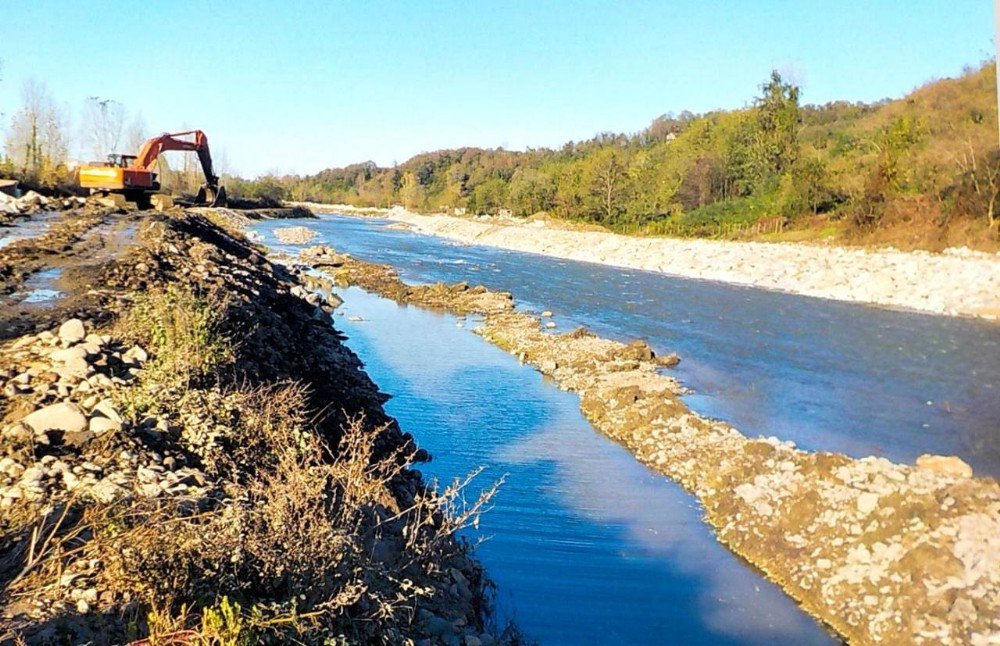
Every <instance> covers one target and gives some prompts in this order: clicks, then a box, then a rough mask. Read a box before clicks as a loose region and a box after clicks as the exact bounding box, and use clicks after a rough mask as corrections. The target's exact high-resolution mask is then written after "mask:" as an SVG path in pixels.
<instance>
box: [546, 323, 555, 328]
mask: <svg viewBox="0 0 1000 646" xmlns="http://www.w3.org/2000/svg"><path fill="white" fill-rule="evenodd" d="M555 326H556V324H555V323H553V322H552V321H547V322H546V323H545V327H547V328H549V329H552V328H554V327H555Z"/></svg>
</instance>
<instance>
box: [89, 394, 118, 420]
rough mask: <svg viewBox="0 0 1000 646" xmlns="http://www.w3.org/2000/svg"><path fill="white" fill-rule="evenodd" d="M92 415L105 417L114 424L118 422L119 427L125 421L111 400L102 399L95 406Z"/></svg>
mask: <svg viewBox="0 0 1000 646" xmlns="http://www.w3.org/2000/svg"><path fill="white" fill-rule="evenodd" d="M91 413H92V414H96V415H103V416H104V417H106V418H108V419H110V420H112V421H114V422H118V424H119V426H120V425H121V424H122V422H124V421H125V420H123V419H122V416H121V415H120V414H119V413H118V410H117V409H116V408H115V405H114V403H113V402H112V401H111V400H110V399H102V400H101V401H100V402H98V403H97V404H96V405H95V406H94V408H93V410H92V411H91Z"/></svg>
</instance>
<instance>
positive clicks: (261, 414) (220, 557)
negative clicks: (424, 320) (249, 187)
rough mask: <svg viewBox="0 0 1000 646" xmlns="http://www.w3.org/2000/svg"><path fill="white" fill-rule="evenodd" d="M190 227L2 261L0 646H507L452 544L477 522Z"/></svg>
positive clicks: (379, 413)
mask: <svg viewBox="0 0 1000 646" xmlns="http://www.w3.org/2000/svg"><path fill="white" fill-rule="evenodd" d="M212 217H213V214H212V213H204V212H202V213H201V214H199V213H194V212H191V211H183V210H181V209H174V210H172V211H170V212H168V213H164V214H149V213H145V214H142V215H141V216H137V215H136V214H129V213H122V212H116V211H114V210H112V209H102V208H90V207H88V208H87V209H86V210H85V211H79V212H77V211H71V212H68V213H66V214H64V216H63V217H62V218H61V219H59V220H58V221H56V222H54V223H53V224H52V225H51V226H50V228H49V230H48V232H47V233H46V234H45V235H44V236H40V237H36V238H30V239H25V240H20V241H17V242H14V243H12V244H10V245H9V246H7V247H5V248H4V249H0V295H2V296H3V298H5V299H7V300H5V301H3V307H0V330H2V331H3V335H2V336H0V390H2V393H3V394H2V396H0V589H2V591H3V592H2V594H0V642H4V643H6V642H7V641H12V642H13V641H17V640H20V639H24V640H26V641H27V642H28V643H95V644H105V643H126V642H130V641H135V643H145V644H152V643H257V642H258V641H260V640H270V641H271V642H275V643H277V642H282V643H284V642H294V643H302V642H306V643H327V642H336V643H341V642H343V641H344V640H346V641H347V642H350V643H404V642H406V641H407V640H430V641H429V642H428V643H461V642H462V640H463V639H464V640H465V642H464V643H481V644H491V643H498V642H510V641H512V637H511V635H510V634H509V633H508V634H506V635H503V634H501V635H498V634H497V631H496V630H494V629H492V628H491V627H490V625H489V621H490V614H489V599H488V594H487V593H488V589H489V584H488V581H487V580H486V578H485V575H484V573H483V571H482V569H481V567H480V566H479V565H478V564H477V563H476V562H475V561H474V560H473V559H472V558H471V556H470V554H469V552H468V549H467V546H466V545H465V544H464V543H463V541H462V540H460V539H459V538H458V537H457V536H456V531H457V530H458V529H459V528H460V527H462V526H463V524H464V523H466V522H471V521H472V519H473V518H474V517H475V515H476V514H477V513H478V511H479V508H478V507H477V506H476V503H475V502H473V503H470V504H471V507H468V508H466V507H463V505H462V503H461V502H460V497H461V496H462V492H461V491H460V490H458V491H451V492H438V491H434V490H432V489H430V488H428V487H427V486H426V485H425V484H424V483H423V482H422V481H421V478H420V476H419V474H418V473H417V472H416V471H414V470H412V469H411V468H410V466H411V464H412V463H413V462H414V461H419V460H422V459H426V454H425V453H423V452H422V451H420V450H419V449H418V448H417V447H416V446H415V444H414V440H413V438H412V437H410V436H409V435H408V434H406V433H404V432H403V431H402V430H401V429H400V428H399V427H398V425H397V424H396V422H395V421H394V420H393V419H391V418H389V417H388V416H387V415H386V414H385V412H384V410H383V408H382V403H383V402H384V401H385V396H384V395H383V394H381V393H380V392H379V391H378V388H377V387H376V385H375V384H374V383H372V381H371V380H370V379H369V378H368V376H367V375H366V374H365V372H364V371H363V369H362V365H361V363H360V361H359V360H358V359H357V357H356V356H355V355H354V354H353V353H352V352H351V351H350V350H349V349H347V347H346V346H345V345H344V344H343V343H342V340H343V338H342V336H340V334H339V333H338V332H337V331H336V330H335V329H334V328H333V327H332V326H331V318H330V314H329V312H330V311H331V309H332V308H331V307H330V306H329V305H327V304H325V303H318V302H316V300H315V298H314V295H313V294H311V293H309V292H307V290H305V289H304V287H303V285H302V283H301V282H300V280H299V279H298V278H297V277H296V276H295V275H294V274H293V273H291V272H289V271H288V270H286V268H284V267H283V266H280V265H273V264H272V263H271V262H269V261H268V260H267V259H266V258H265V256H264V255H263V254H262V253H260V251H259V250H257V249H256V248H255V247H253V246H252V245H250V244H248V243H247V242H246V241H245V240H244V239H242V237H240V236H239V235H238V234H234V233H231V232H230V231H228V230H227V228H226V227H224V226H220V224H218V223H217V222H216V221H213V219H212ZM232 217H234V216H233V215H232V214H227V215H226V220H228V219H231V218H232ZM121 222H125V223H127V224H128V226H127V227H126V228H125V229H124V230H121V229H116V228H115V227H116V224H119V223H121ZM115 231H117V232H118V233H117V234H115V235H113V233H114V232H115ZM116 236H117V237H116ZM113 238H114V240H116V242H114V244H112V239H113ZM95 250H101V251H102V253H96V251H95ZM55 263H60V266H61V268H62V270H63V279H62V283H61V284H60V289H61V290H62V292H63V294H62V295H61V296H59V297H57V298H54V300H53V302H50V303H45V304H42V305H32V304H24V303H20V304H18V303H16V302H15V301H16V299H17V298H19V297H18V296H17V295H18V294H19V291H18V289H19V287H18V286H19V285H20V284H21V283H22V282H24V281H25V279H26V278H27V277H30V275H31V274H32V273H33V272H37V271H39V270H40V269H42V268H44V267H47V266H51V265H53V264H55ZM15 316H16V317H17V324H16V325H12V324H10V323H11V322H10V321H9V320H8V319H9V318H11V317H15ZM471 499H472V500H473V501H474V500H475V496H472V497H471Z"/></svg>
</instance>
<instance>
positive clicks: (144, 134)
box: [125, 112, 222, 175]
mask: <svg viewBox="0 0 1000 646" xmlns="http://www.w3.org/2000/svg"><path fill="white" fill-rule="evenodd" d="M147 139H149V131H148V130H147V129H146V120H145V119H144V118H143V117H142V112H136V113H135V114H134V115H132V120H131V121H129V123H128V127H126V128H125V150H126V151H128V152H129V153H130V154H132V155H136V154H138V153H139V150H140V149H141V148H142V145H143V144H144V143H146V140H147ZM217 174H218V175H222V173H217Z"/></svg>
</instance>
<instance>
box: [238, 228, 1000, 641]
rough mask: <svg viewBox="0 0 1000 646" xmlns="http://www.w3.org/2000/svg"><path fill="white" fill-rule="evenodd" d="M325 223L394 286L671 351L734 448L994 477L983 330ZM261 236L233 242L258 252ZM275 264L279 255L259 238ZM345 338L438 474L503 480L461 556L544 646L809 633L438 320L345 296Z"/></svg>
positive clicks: (536, 383)
mask: <svg viewBox="0 0 1000 646" xmlns="http://www.w3.org/2000/svg"><path fill="white" fill-rule="evenodd" d="M387 224H388V223H387V222H385V221H382V220H361V219H355V218H346V217H338V216H330V217H324V218H323V219H322V220H320V221H316V222H310V223H308V225H309V226H310V228H313V229H315V230H317V231H318V232H319V233H320V237H319V238H318V239H317V240H316V241H314V242H325V243H329V244H331V245H333V246H335V247H336V248H337V249H339V250H341V251H346V252H349V253H352V254H354V255H356V256H357V257H359V258H362V259H365V260H370V261H374V262H383V263H389V264H392V265H394V266H396V267H397V268H399V269H400V271H401V274H402V276H403V278H404V279H406V280H410V281H415V282H432V281H436V280H448V281H454V280H467V281H469V282H471V283H482V284H485V285H487V286H489V287H492V288H494V289H506V290H510V291H513V292H514V294H515V297H516V298H517V299H518V301H519V302H520V303H521V304H522V306H524V307H528V308H532V309H536V310H541V309H550V310H552V311H553V312H555V315H556V316H555V320H556V321H557V322H558V324H559V328H560V329H569V328H571V327H574V326H576V325H579V324H586V325H588V326H589V327H590V328H591V329H593V330H594V331H595V332H597V333H599V334H601V335H604V336H609V337H613V338H618V339H623V340H628V339H631V338H635V337H643V338H646V339H647V340H648V341H649V342H650V344H651V345H652V346H653V347H654V348H655V349H656V350H658V351H660V352H669V351H676V352H679V353H680V354H681V355H682V358H683V360H682V363H681V367H680V368H679V369H678V370H677V371H676V373H677V376H678V377H679V378H680V379H681V380H682V381H683V382H684V383H685V385H687V386H688V387H690V388H692V389H693V390H694V391H695V394H693V395H691V396H689V397H688V398H687V400H688V403H689V405H691V406H692V407H693V408H695V409H696V410H699V411H700V412H702V413H705V414H709V415H712V416H716V417H720V418H723V419H726V420H728V421H730V422H732V423H733V424H734V425H735V426H736V427H737V428H740V429H741V430H742V431H743V432H744V433H745V434H748V435H757V434H765V435H776V436H778V437H780V438H782V439H792V440H794V441H796V442H797V443H798V444H799V445H800V446H803V447H805V448H811V449H827V450H837V451H842V452H845V453H848V454H851V455H855V456H861V455H870V454H875V455H884V456H886V457H889V458H890V459H893V460H898V461H910V460H912V459H914V458H915V457H916V456H917V455H919V454H920V453H923V452H936V453H945V454H958V455H961V456H962V457H963V458H964V459H966V460H967V461H969V462H970V463H971V464H973V466H975V468H976V469H977V471H979V472H981V473H990V474H997V473H998V472H1000V451H998V445H1000V441H998V437H997V435H998V433H997V420H998V419H1000V407H998V402H997V399H998V398H997V396H996V394H997V388H998V383H1000V339H998V329H1000V328H998V327H997V326H995V325H991V324H988V323H983V322H978V321H971V320H963V319H949V318H944V317H934V316H927V315H920V314H912V313H905V312H893V311H887V310H877V309H872V308H867V307H863V306H859V305H853V304H847V303H838V302H833V301H823V300H817V299H811V298H804V297H797V296H791V295H786V294H777V293H771V292H764V291H760V290H753V289H747V288H741V287H733V286H728V285H721V284H717V283H709V282H705V281H693V280H686V279H680V278H673V277H668V276H662V275H657V274H652V273H647V272H639V271H634V270H628V271H625V270H621V269H616V268H611V267H605V266H600V265H592V264H587V263H576V262H572V261H564V260H558V259H552V258H547V257H543V256H536V255H531V254H523V253H514V252H506V251H503V250H497V249H489V248H480V247H472V246H459V245H455V244H453V243H450V242H447V241H444V240H441V239H437V238H432V237H426V236H418V235H414V234H412V233H409V232H405V231H398V230H394V229H391V228H388V227H387V226H386V225H387ZM280 226H287V224H286V223H282V222H273V221H272V222H264V223H261V224H258V225H255V226H254V229H255V230H256V231H257V232H259V233H261V234H263V235H264V236H265V240H266V241H267V242H268V243H270V244H274V243H275V240H274V238H273V235H272V234H271V231H272V230H273V229H274V228H276V227H280ZM275 246H276V247H278V248H284V249H286V250H290V251H294V248H293V247H284V246H282V245H277V244H275ZM343 296H344V298H345V309H346V311H349V312H350V313H351V314H353V315H358V316H361V317H362V318H363V319H365V320H364V321H362V322H349V321H347V320H346V319H338V324H339V325H340V326H341V327H344V328H346V331H347V333H348V336H349V337H350V339H349V341H348V344H349V345H350V346H351V347H352V348H353V349H354V350H355V351H356V352H357V353H358V354H359V355H360V356H361V358H362V359H363V360H364V361H365V362H366V364H367V367H368V370H369V372H370V373H371V375H372V377H373V378H374V379H375V381H376V382H377V383H379V385H380V386H381V387H382V388H383V389H384V390H386V391H387V392H390V393H392V394H393V395H394V396H395V398H394V399H393V400H391V401H390V402H389V403H388V405H387V409H388V410H389V412H390V413H391V414H392V415H394V416H396V417H397V418H398V419H399V420H400V423H401V424H402V426H403V428H404V429H406V430H408V431H411V432H413V433H414V435H415V436H416V437H417V438H418V439H419V441H420V443H421V445H422V446H424V447H425V448H427V449H428V450H429V451H430V452H431V453H432V454H434V455H435V458H436V459H435V461H434V462H432V463H431V464H430V465H429V467H428V469H427V473H428V475H430V476H436V477H439V478H441V479H443V480H450V479H451V478H453V477H455V476H458V475H461V474H464V473H466V472H467V471H469V470H471V469H473V468H475V467H477V466H480V465H483V466H486V467H487V470H486V472H485V473H484V474H483V475H482V476H481V478H482V479H484V482H485V481H489V480H490V479H493V478H497V477H499V476H500V475H501V474H503V473H507V474H508V475H507V481H506V483H505V485H504V487H503V488H502V490H501V493H500V494H499V496H498V498H497V502H496V508H495V509H494V510H493V511H491V512H490V513H489V514H488V515H487V516H486V517H485V518H484V520H483V524H482V526H481V528H480V531H481V532H482V534H485V535H491V536H492V538H491V539H490V540H489V541H487V542H486V543H485V544H484V545H482V546H481V547H480V548H479V552H478V553H479V555H480V558H482V560H483V561H484V563H485V564H486V566H487V568H488V570H489V572H490V574H491V575H492V576H493V578H494V579H495V580H496V581H497V582H498V584H499V590H500V593H499V604H500V606H501V610H502V612H503V613H505V615H506V616H513V617H515V618H516V619H517V621H518V622H519V623H520V624H521V625H522V627H523V628H524V629H525V631H526V632H527V633H528V634H529V636H532V637H536V638H539V639H540V640H541V641H542V642H543V643H581V642H584V643H585V642H595V641H602V640H603V639H604V638H607V639H613V640H615V641H622V642H628V643H648V642H660V643H662V642H668V643H671V642H674V643H676V642H680V643H751V644H752V643H764V642H769V641H773V640H774V639H776V638H777V639H790V640H792V641H793V642H796V643H822V642H824V641H826V640H827V639H828V638H827V637H826V636H825V634H824V633H823V632H822V631H821V630H820V629H819V628H818V626H816V625H815V624H814V623H813V622H812V621H811V620H809V619H808V618H806V617H805V616H804V615H803V614H802V613H801V612H800V611H799V610H798V609H797V608H796V607H795V606H794V604H793V603H792V602H791V601H790V600H789V599H788V598H787V597H785V596H784V595H783V594H781V593H780V592H779V591H778V590H777V589H776V588H774V586H771V585H770V584H768V583H767V582H765V581H764V580H763V579H761V578H760V577H759V576H758V575H757V574H756V573H754V572H752V571H751V570H749V569H747V568H746V567H744V566H743V565H742V564H741V563H740V562H739V561H738V560H737V559H735V558H734V557H733V556H731V555H730V554H729V553H728V552H727V551H726V550H725V549H723V548H722V547H721V546H719V545H718V544H717V543H715V541H714V540H713V539H712V537H711V533H710V531H709V530H708V528H707V527H706V526H704V524H703V523H701V521H700V520H699V518H700V511H699V510H698V509H697V507H696V506H695V503H694V501H693V499H692V498H691V497H690V496H688V495H687V494H685V493H684V492H683V491H681V490H680V489H679V488H678V487H676V486H675V485H673V484H672V483H670V482H669V481H667V480H665V479H663V478H662V477H658V476H656V475H654V474H651V473H650V472H648V471H647V470H645V469H644V468H643V467H641V466H639V465H638V464H637V463H636V462H635V461H634V460H633V459H632V458H631V456H629V455H628V454H627V453H626V452H625V451H624V450H622V449H620V448H619V447H617V446H616V445H614V444H612V443H611V442H608V441H607V440H605V439H604V438H603V437H600V436H598V435H597V434H596V433H594V432H593V431H592V429H591V428H590V427H589V425H588V424H587V423H586V422H585V420H583V418H582V417H581V416H580V414H579V411H578V409H577V405H578V402H577V400H576V398H575V397H574V396H572V395H568V394H566V393H562V392H560V391H558V390H557V389H555V388H553V387H551V386H550V385H547V384H545V383H544V382H543V380H542V378H541V377H540V376H539V375H538V374H537V373H535V372H534V371H532V370H529V369H526V368H524V367H522V366H519V365H518V364H517V362H516V361H515V360H514V359H513V358H511V357H509V356H507V355H506V354H504V353H502V352H500V351H499V350H496V349H495V348H492V347H490V346H488V345H487V344H485V343H484V342H483V341H482V340H481V339H479V338H478V337H475V336H474V335H472V334H470V333H469V332H468V330H467V329H463V328H459V327H457V325H456V323H457V321H455V320H453V319H451V318H450V317H447V316H441V315H436V314H432V313H428V312H422V311H420V310H417V309H415V308H400V307H398V306H396V305H395V304H393V303H389V302H387V301H384V300H383V299H379V298H377V297H374V296H371V295H368V294H365V293H364V292H361V291H360V290H354V289H351V290H344V293H343Z"/></svg>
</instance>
